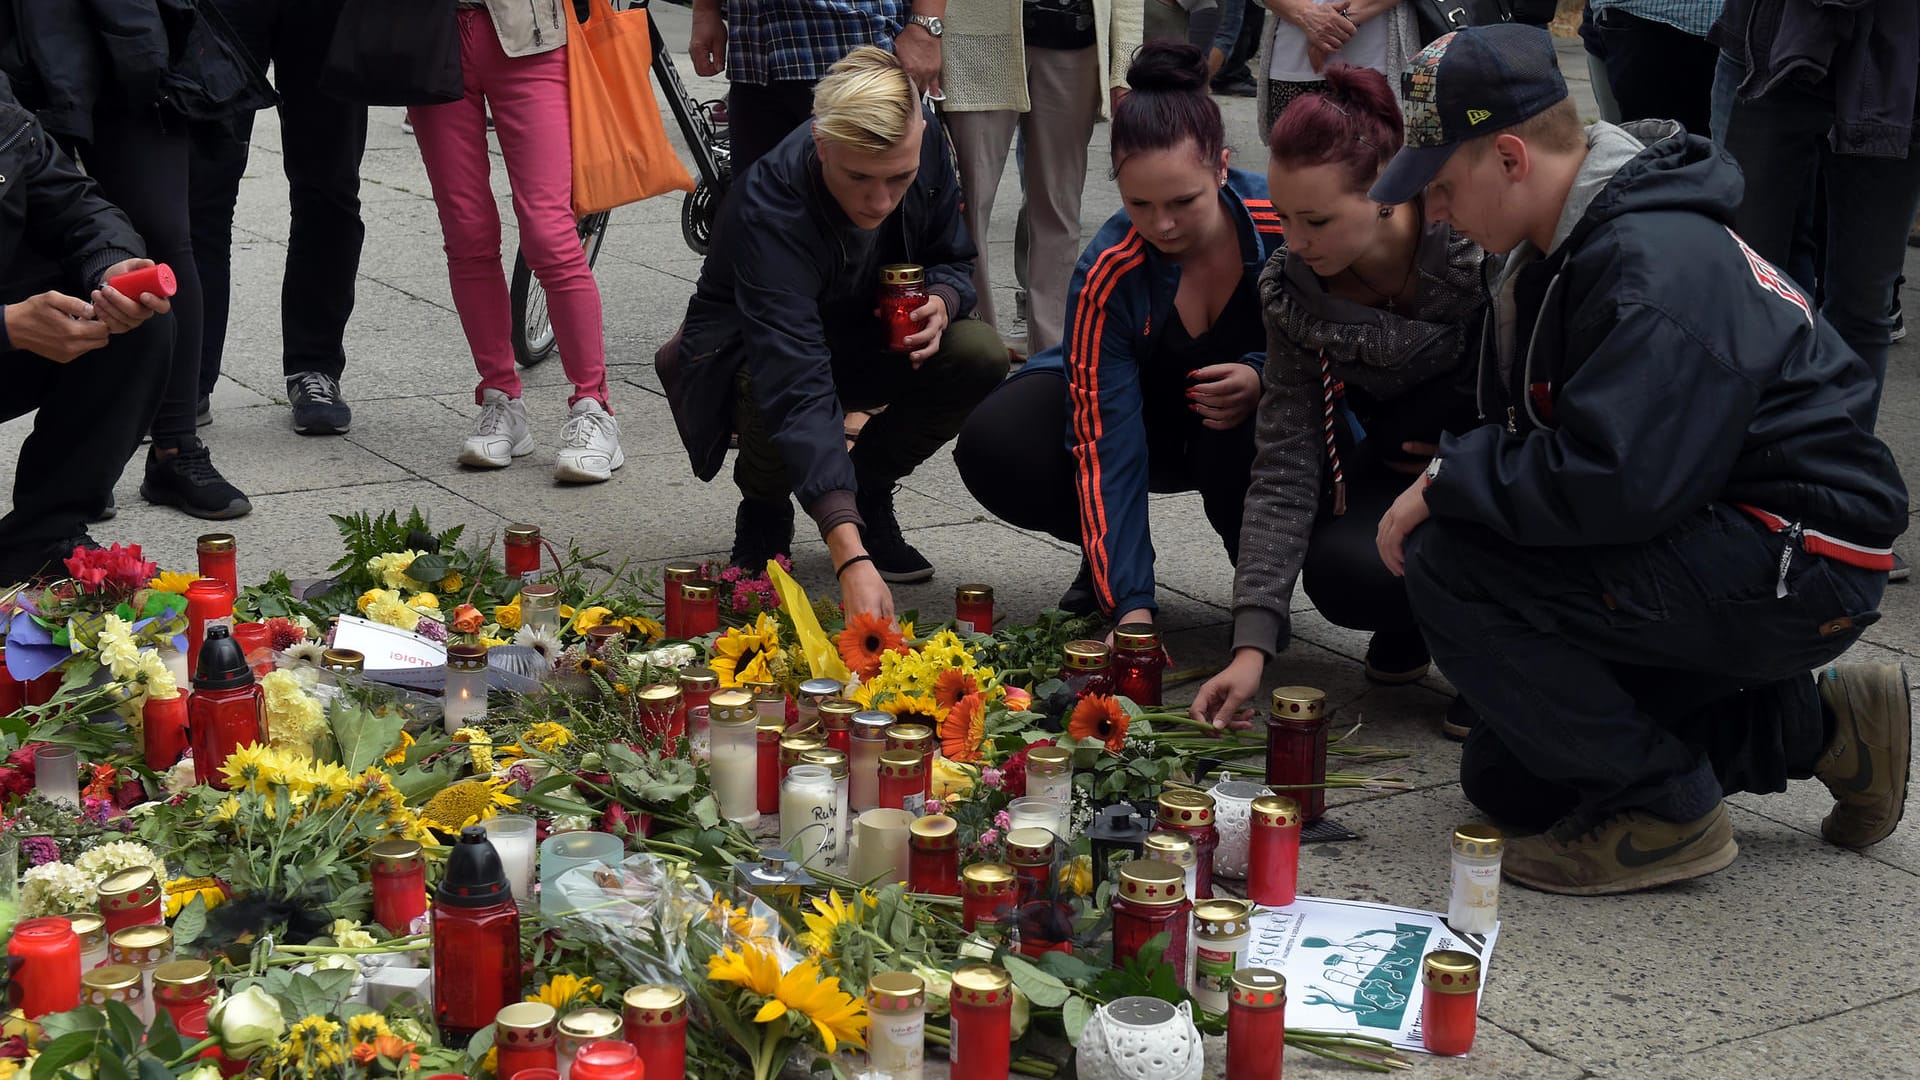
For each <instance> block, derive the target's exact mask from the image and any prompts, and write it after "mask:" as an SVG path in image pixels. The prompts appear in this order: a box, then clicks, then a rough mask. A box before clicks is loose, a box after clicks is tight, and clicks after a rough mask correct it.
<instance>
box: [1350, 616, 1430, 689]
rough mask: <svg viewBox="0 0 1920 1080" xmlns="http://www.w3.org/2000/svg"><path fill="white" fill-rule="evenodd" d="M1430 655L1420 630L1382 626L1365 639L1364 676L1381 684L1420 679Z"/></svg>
mask: <svg viewBox="0 0 1920 1080" xmlns="http://www.w3.org/2000/svg"><path fill="white" fill-rule="evenodd" d="M1432 663H1433V658H1432V657H1430V656H1428V655H1427V639H1426V638H1423V637H1421V636H1420V631H1419V630H1417V629H1416V630H1382V631H1380V632H1378V633H1376V634H1374V635H1373V640H1371V641H1369V642H1367V661H1366V665H1367V666H1366V671H1367V678H1368V679H1370V680H1372V681H1373V682H1377V683H1380V684H1381V685H1383V686H1401V685H1404V684H1406V683H1410V682H1419V681H1420V680H1421V678H1422V677H1424V676H1425V675H1426V673H1427V668H1428V667H1429V666H1430V665H1431V664H1432Z"/></svg>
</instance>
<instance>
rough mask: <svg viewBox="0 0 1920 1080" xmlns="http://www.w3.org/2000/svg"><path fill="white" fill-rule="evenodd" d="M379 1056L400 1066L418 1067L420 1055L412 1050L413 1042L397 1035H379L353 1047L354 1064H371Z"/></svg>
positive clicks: (377, 1059)
mask: <svg viewBox="0 0 1920 1080" xmlns="http://www.w3.org/2000/svg"><path fill="white" fill-rule="evenodd" d="M381 1058H385V1059H387V1060H388V1061H391V1062H396V1063H398V1064H399V1065H400V1066H401V1067H402V1068H410V1069H417V1068H419V1067H420V1055H419V1054H416V1053H414V1052H413V1044H412V1043H410V1042H408V1041H406V1040H405V1039H402V1038H401V1037H400V1036H398V1035H381V1036H378V1037H376V1038H375V1039H374V1040H373V1041H372V1042H363V1043H361V1044H360V1045H359V1046H356V1047H354V1048H353V1060H354V1062H355V1063H356V1064H359V1065H372V1064H373V1063H374V1062H376V1061H379V1060H380V1059H381Z"/></svg>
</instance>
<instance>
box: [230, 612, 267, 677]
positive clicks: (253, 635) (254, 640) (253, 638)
mask: <svg viewBox="0 0 1920 1080" xmlns="http://www.w3.org/2000/svg"><path fill="white" fill-rule="evenodd" d="M233 640H235V641H237V642H239V643H240V652H241V653H242V654H243V655H244V656H246V658H247V664H248V666H250V667H252V668H253V674H254V675H255V676H256V677H257V678H263V679H264V678H266V676H267V673H268V672H271V671H272V670H273V638H272V637H270V636H268V634H267V624H266V623H263V622H243V623H234V624H233Z"/></svg>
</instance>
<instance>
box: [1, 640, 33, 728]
mask: <svg viewBox="0 0 1920 1080" xmlns="http://www.w3.org/2000/svg"><path fill="white" fill-rule="evenodd" d="M26 703H27V684H26V683H23V682H21V681H20V680H19V679H16V678H14V677H13V673H12V672H10V671H8V670H7V644H6V642H5V641H0V716H7V715H10V714H12V712H13V711H14V710H15V709H18V708H19V707H20V706H22V705H25V704H26Z"/></svg>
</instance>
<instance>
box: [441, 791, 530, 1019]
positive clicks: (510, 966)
mask: <svg viewBox="0 0 1920 1080" xmlns="http://www.w3.org/2000/svg"><path fill="white" fill-rule="evenodd" d="M432 914H433V1015H434V1020H435V1022H436V1023H438V1024H439V1026H440V1034H441V1036H442V1038H443V1039H445V1040H446V1041H447V1044H448V1045H449V1046H456V1047H458V1046H465V1045H466V1043H467V1040H469V1039H471V1038H473V1035H474V1033H475V1032H477V1031H479V1030H480V1029H481V1028H484V1027H486V1026H487V1025H488V1024H491V1023H493V1021H494V1018H495V1017H496V1016H498V1015H499V1013H500V1010H501V1009H504V1008H506V1007H507V1006H508V1005H511V1004H513V1003H514V1002H516V1001H519V1000H520V909H519V908H518V907H516V906H515V905H514V902H513V889H512V887H511V886H510V885H509V884H508V883H507V873H506V870H505V868H503V867H502V866H501V864H500V855H499V853H498V852H496V851H494V850H493V844H492V843H490V842H489V841H488V840H487V830H486V829H484V828H482V827H481V826H479V825H469V826H467V827H466V828H464V829H462V830H460V842H459V843H457V844H455V845H454V847H453V851H452V853H451V854H449V855H448V857H447V871H446V875H445V876H444V877H442V878H441V880H440V887H439V889H438V890H436V891H435V893H434V896H433V912H432Z"/></svg>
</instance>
